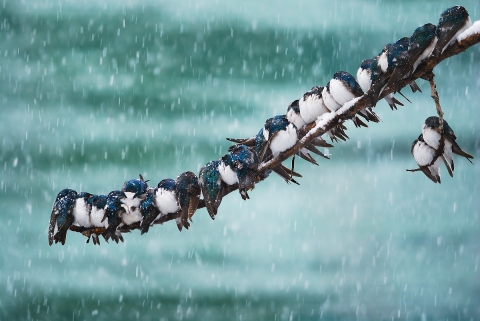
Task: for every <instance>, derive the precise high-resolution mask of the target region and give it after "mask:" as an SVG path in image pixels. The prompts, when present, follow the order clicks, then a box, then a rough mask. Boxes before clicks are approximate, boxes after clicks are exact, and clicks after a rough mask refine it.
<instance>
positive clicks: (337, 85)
mask: <svg viewBox="0 0 480 321" xmlns="http://www.w3.org/2000/svg"><path fill="white" fill-rule="evenodd" d="M330 94H331V95H332V97H333V99H335V101H337V102H338V103H339V104H340V105H342V106H343V105H345V103H347V102H349V101H351V100H352V99H354V98H357V97H361V96H363V94H364V93H363V90H362V88H361V87H360V85H359V84H358V82H357V81H356V80H355V78H354V77H353V76H352V75H351V74H350V73H348V72H346V71H338V72H336V73H335V74H334V75H333V78H332V79H331V80H330ZM357 115H359V116H362V117H363V118H364V119H365V120H366V121H372V122H375V123H378V122H379V121H380V117H378V115H377V114H375V112H374V111H373V110H372V109H371V107H366V108H363V109H361V110H360V111H359V112H358V113H357ZM352 120H353V122H354V124H355V126H356V127H360V126H364V127H367V125H366V124H365V123H363V122H362V121H360V120H359V119H358V117H356V116H354V117H353V119H352Z"/></svg>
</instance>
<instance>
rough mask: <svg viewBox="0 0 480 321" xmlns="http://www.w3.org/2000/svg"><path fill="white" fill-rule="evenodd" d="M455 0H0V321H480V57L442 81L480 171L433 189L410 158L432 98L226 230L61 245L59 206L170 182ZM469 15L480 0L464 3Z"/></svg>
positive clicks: (352, 143) (223, 214) (206, 223)
mask: <svg viewBox="0 0 480 321" xmlns="http://www.w3.org/2000/svg"><path fill="white" fill-rule="evenodd" d="M456 4H457V2H455V1H423V2H419V1H395V2H394V1H365V2H357V1H353V0H350V1H276V2H263V3H259V2H258V1H241V2H237V1H235V2H234V1H218V2H216V1H210V2H194V1H182V2H173V1H172V2H171V1H127V0H125V1H113V0H108V1H67V0H59V1H50V0H38V1H36V0H35V1H13V0H4V1H3V2H2V3H0V39H1V41H0V79H1V83H0V110H1V116H0V119H1V125H0V136H1V145H0V146H1V147H0V165H1V166H2V168H1V170H0V173H1V174H0V219H1V222H2V224H1V225H0V242H1V243H0V244H1V252H0V320H30V319H34V320H111V319H124V320H131V319H140V320H318V319H324V320H480V308H479V306H480V305H479V302H480V275H479V273H480V272H479V265H480V236H479V232H480V226H479V225H480V219H479V199H478V195H479V187H480V183H479V178H480V170H479V166H478V158H479V156H480V153H479V150H480V146H479V133H478V121H479V119H480V117H479V116H480V112H479V108H478V102H479V100H480V95H479V87H480V72H479V70H480V69H479V66H480V64H479V63H480V52H479V50H480V47H479V46H475V47H473V48H470V49H469V50H467V52H465V53H462V54H460V55H458V56H455V57H452V58H450V59H448V60H446V61H444V62H442V63H441V64H440V65H439V66H437V67H436V68H435V70H434V72H435V74H436V75H437V78H436V80H437V86H438V92H439V95H440V99H441V103H442V106H443V108H444V111H445V119H447V120H448V122H449V124H450V125H451V126H452V127H453V128H454V129H455V133H456V134H457V136H458V142H459V144H460V146H462V148H464V149H465V150H466V151H468V152H470V153H471V154H473V155H474V156H475V160H474V162H475V165H471V164H470V163H468V162H467V161H466V160H465V159H460V158H458V157H457V158H455V177H454V178H453V179H452V178H450V177H449V176H448V174H447V173H446V171H445V168H442V184H441V185H439V184H433V183H432V182H431V181H429V180H428V179H427V178H426V176H424V175H423V174H421V173H407V172H406V171H405V169H408V168H415V167H416V164H415V162H414V160H413V158H412V157H411V154H410V146H411V143H412V141H413V140H414V139H415V138H416V137H417V136H418V135H419V134H420V130H421V125H422V123H423V121H424V120H425V118H426V117H428V116H430V115H434V114H435V106H434V104H433V101H432V100H431V98H430V92H429V86H428V83H426V82H425V81H423V80H419V81H418V83H419V85H420V87H421V88H422V90H423V93H417V94H412V93H411V92H410V90H409V89H408V88H406V89H405V90H404V93H405V94H406V95H407V96H408V97H409V99H410V100H411V101H412V103H411V104H409V103H407V102H406V101H405V99H403V98H402V97H398V99H400V100H401V101H402V102H404V103H405V107H400V108H399V110H398V111H395V112H392V111H391V110H390V109H389V107H388V105H387V104H386V103H385V102H383V101H382V102H380V103H379V104H378V105H377V108H376V110H375V111H376V112H377V113H378V114H379V115H380V117H381V118H382V120H383V121H382V122H381V123H379V124H371V125H370V126H369V128H368V129H355V128H353V126H352V124H347V126H348V127H349V129H348V132H347V133H348V135H349V136H350V140H349V141H347V142H345V143H343V142H342V143H338V144H335V147H334V148H331V149H329V153H330V154H331V159H330V160H324V159H318V162H319V166H318V167H317V166H313V165H311V164H309V163H305V162H303V161H301V160H297V161H296V169H298V170H299V171H300V172H301V173H302V174H303V178H301V179H300V184H301V185H300V186H296V185H287V184H285V183H284V182H283V180H281V179H280V178H279V177H276V176H274V175H272V176H271V177H270V178H269V179H268V180H266V181H265V182H263V183H261V184H259V185H257V187H256V188H255V190H253V191H252V192H250V198H251V199H250V200H248V201H247V202H244V201H242V199H241V198H240V196H239V195H238V194H237V193H233V194H231V195H229V196H228V197H226V198H225V199H224V201H223V203H222V206H221V207H220V210H219V214H218V215H217V218H216V219H215V221H212V220H211V219H210V217H209V216H208V214H207V212H206V211H205V209H202V210H199V211H198V212H197V213H196V215H195V217H194V222H193V225H192V227H191V228H190V230H188V231H182V232H181V233H179V232H178V230H177V228H176V226H175V224H173V223H171V222H170V223H166V224H164V225H163V226H155V227H154V228H152V229H151V230H150V232H149V233H148V234H146V235H143V236H140V233H139V232H138V231H134V232H132V233H130V234H127V235H125V243H123V244H118V245H117V244H115V243H113V244H112V243H110V244H106V243H105V242H102V244H101V246H93V244H91V243H90V244H85V237H83V236H82V235H80V234H77V233H73V232H69V233H68V237H67V242H66V244H65V246H61V245H58V244H54V245H53V246H51V247H49V246H48V243H47V226H48V221H49V217H50V211H51V206H52V203H53V201H54V199H55V196H56V194H57V193H58V192H59V191H60V190H61V189H63V188H66V187H69V188H73V189H75V190H77V191H88V192H91V193H97V194H105V193H108V192H109V191H110V190H113V189H118V188H120V187H121V186H122V184H123V182H124V181H125V180H128V179H131V178H136V177H137V176H138V174H139V173H141V174H142V175H143V176H144V177H145V178H146V179H149V180H150V181H151V182H152V183H153V184H156V183H157V182H158V181H160V180H161V179H163V178H168V177H170V178H175V177H176V176H177V175H179V174H180V173H182V172H183V171H187V170H192V171H194V172H196V173H198V171H199V169H200V167H201V166H202V165H203V164H205V163H207V162H208V161H210V160H212V159H217V158H218V157H220V156H221V155H223V154H224V153H225V152H226V151H227V149H228V147H229V143H228V142H227V141H226V140H225V137H248V136H252V135H254V134H255V133H257V131H258V129H259V128H260V127H261V126H262V125H263V122H264V120H265V119H267V118H269V117H271V116H273V115H276V114H280V113H284V112H285V111H286V108H287V106H288V104H289V103H290V102H291V101H293V100H294V99H298V98H299V97H300V96H301V95H302V94H303V93H304V92H306V91H308V90H309V89H310V88H311V87H312V86H314V85H325V84H326V83H327V82H328V81H329V79H330V78H331V77H332V75H333V73H335V72H336V71H338V70H346V71H349V72H351V73H352V74H355V73H356V71H357V68H358V66H359V65H360V63H361V61H362V60H363V59H365V58H370V57H372V56H373V55H375V54H377V53H378V52H380V50H381V49H382V47H383V46H384V45H385V44H386V43H388V42H392V41H395V40H396V39H398V38H400V37H402V36H410V35H411V33H412V32H413V30H414V29H415V28H416V27H418V26H419V25H422V24H424V23H427V22H432V23H436V22H437V21H438V17H439V15H440V13H441V12H442V11H443V10H445V9H446V8H448V7H450V6H453V5H456ZM463 5H464V6H465V7H466V9H467V10H468V11H469V12H470V15H471V17H472V20H478V19H480V12H479V6H478V2H476V1H464V3H463Z"/></svg>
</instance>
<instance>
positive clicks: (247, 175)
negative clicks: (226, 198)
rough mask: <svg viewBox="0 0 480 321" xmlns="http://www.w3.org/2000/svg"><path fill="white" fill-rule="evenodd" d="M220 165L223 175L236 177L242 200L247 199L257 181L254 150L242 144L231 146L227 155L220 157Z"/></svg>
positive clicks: (256, 158) (256, 160) (256, 161)
mask: <svg viewBox="0 0 480 321" xmlns="http://www.w3.org/2000/svg"><path fill="white" fill-rule="evenodd" d="M222 163H223V165H222V166H221V171H222V172H224V173H225V175H230V176H232V174H233V175H234V176H235V177H236V179H235V180H236V181H237V183H238V191H239V192H240V195H241V197H242V199H243V200H246V199H249V198H250V197H249V196H248V191H249V190H252V189H253V188H254V187H255V183H256V182H257V180H258V179H259V178H258V172H257V168H258V165H259V161H258V155H257V153H256V151H255V149H254V148H249V147H248V146H246V145H243V144H236V145H233V146H232V147H230V148H229V153H228V154H226V155H224V156H223V157H222ZM227 172H228V173H229V174H227ZM221 174H222V173H221ZM223 176H224V175H223V174H222V177H223Z"/></svg>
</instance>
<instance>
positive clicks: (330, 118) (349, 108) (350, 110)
mask: <svg viewBox="0 0 480 321" xmlns="http://www.w3.org/2000/svg"><path fill="white" fill-rule="evenodd" d="M478 24H480V21H477V22H475V24H474V25H473V26H472V27H473V28H472V27H471V28H472V29H471V30H470V29H467V31H470V32H469V33H466V35H467V36H466V37H462V39H461V41H457V42H455V43H454V44H452V45H450V46H449V47H448V48H447V49H446V50H445V51H444V52H443V53H442V54H441V55H440V56H439V57H434V56H432V57H430V58H428V59H427V60H426V61H424V62H422V63H421V64H420V65H419V66H418V67H417V69H416V71H415V72H414V73H413V74H412V75H410V76H409V77H407V78H405V79H402V80H400V82H399V83H398V84H397V86H393V87H396V88H403V87H405V86H406V85H407V84H409V83H410V82H412V81H414V80H416V79H418V78H422V79H425V80H428V81H429V83H430V88H431V95H432V98H433V99H434V101H435V104H436V108H437V113H438V116H439V118H440V126H439V128H440V130H441V132H442V133H443V111H442V109H441V106H440V101H439V98H438V93H437V90H436V86H435V82H434V74H433V69H434V68H435V66H437V65H438V64H439V63H440V62H442V61H443V60H445V59H447V58H450V57H452V56H454V55H457V54H459V53H462V52H464V51H465V50H467V49H468V48H470V47H471V46H474V45H476V44H477V43H479V42H480V34H479V33H478V28H477V27H478ZM471 31H473V32H471ZM392 92H393V88H385V90H383V91H382V93H381V94H380V96H379V97H378V99H376V98H377V97H374V96H375V95H374V89H373V88H371V89H370V90H369V91H368V92H366V93H365V94H364V95H363V96H361V97H358V98H355V99H353V100H351V101H349V102H347V103H346V104H344V105H343V106H342V107H341V108H340V109H338V110H337V111H336V112H332V113H330V114H327V115H326V117H324V119H323V120H322V121H315V122H313V123H311V124H308V125H306V126H304V127H303V128H301V129H299V130H298V137H299V139H298V141H297V143H296V144H295V145H294V146H293V147H291V148H290V149H288V150H286V151H284V152H283V153H280V154H279V155H277V156H276V157H274V158H272V159H270V160H268V161H267V162H264V163H261V164H260V165H259V166H258V175H257V183H258V182H260V181H263V180H264V179H265V178H266V177H267V176H266V172H267V171H269V170H272V169H273V168H275V167H276V166H278V165H280V164H281V163H282V162H283V161H285V160H286V159H287V158H289V157H290V156H293V155H294V154H295V153H296V152H297V151H299V150H300V149H301V148H303V147H305V146H306V145H307V144H309V143H310V142H312V141H313V140H314V139H315V138H316V137H318V136H321V135H323V134H325V133H326V132H328V131H329V130H332V129H334V128H335V127H337V126H339V125H340V124H342V123H343V122H345V121H346V120H348V119H352V118H353V117H354V116H355V114H356V113H357V112H359V111H360V110H362V109H363V108H366V107H370V106H375V104H376V101H378V100H380V99H382V98H384V97H385V96H386V95H388V94H390V93H392ZM443 146H444V137H443V134H442V136H441V140H440V146H439V148H438V151H439V152H437V153H438V155H435V156H436V157H435V158H434V161H435V160H436V159H437V158H438V157H440V156H441V154H442V151H443ZM434 161H433V162H434ZM433 162H432V163H433ZM419 170H421V169H420V168H418V169H413V170H407V171H411V172H415V171H419ZM237 189H238V184H236V185H233V186H229V187H228V189H227V190H226V191H225V194H224V195H223V196H226V195H228V194H229V193H231V192H233V191H235V190H237ZM202 207H205V202H204V200H200V203H199V204H198V206H197V209H199V208H202ZM178 217H180V212H178V213H173V214H168V215H165V216H162V217H161V218H159V219H158V220H156V221H155V222H154V223H153V224H163V223H165V222H167V221H170V220H174V219H177V218H178ZM139 228H140V224H139V223H135V224H132V225H129V226H127V225H124V226H122V227H120V228H119V229H118V231H119V232H121V233H126V232H130V231H131V230H133V229H139ZM70 230H72V231H75V232H80V233H82V234H84V235H85V236H87V237H90V235H92V234H96V235H99V234H102V233H104V232H105V228H85V227H80V226H74V225H72V226H71V227H70ZM94 241H95V240H94Z"/></svg>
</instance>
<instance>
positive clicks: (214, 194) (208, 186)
mask: <svg viewBox="0 0 480 321" xmlns="http://www.w3.org/2000/svg"><path fill="white" fill-rule="evenodd" d="M219 166H220V161H219V160H213V161H210V162H208V163H207V164H205V165H204V166H203V167H202V168H201V169H200V174H199V175H198V182H199V185H200V189H201V190H202V195H203V199H204V201H205V207H206V208H207V211H208V214H210V217H211V218H212V220H214V219H215V215H217V210H218V207H219V206H220V203H221V202H222V198H223V196H225V195H226V193H225V191H226V190H225V188H226V186H225V185H226V183H225V182H224V181H223V180H222V178H221V175H220V171H219V170H218V167H219Z"/></svg>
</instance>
